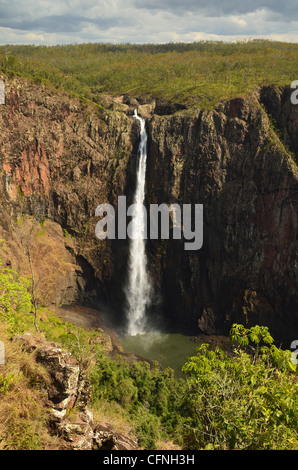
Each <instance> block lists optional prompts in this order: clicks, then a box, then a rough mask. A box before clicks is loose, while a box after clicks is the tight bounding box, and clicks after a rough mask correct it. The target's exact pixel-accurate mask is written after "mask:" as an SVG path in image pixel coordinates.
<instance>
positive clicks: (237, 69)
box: [0, 40, 298, 108]
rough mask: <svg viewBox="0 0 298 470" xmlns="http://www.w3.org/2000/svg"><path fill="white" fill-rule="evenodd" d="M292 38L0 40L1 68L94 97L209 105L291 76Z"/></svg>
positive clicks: (285, 82)
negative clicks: (48, 42) (157, 41)
mask: <svg viewBox="0 0 298 470" xmlns="http://www.w3.org/2000/svg"><path fill="white" fill-rule="evenodd" d="M297 61H298V44H291V43H283V42H274V41H266V40H252V41H241V42H236V43H223V42H211V41H202V42H193V43H169V44H142V45H138V44H77V45H76V44H74V45H63V46H62V45H61V46H30V45H24V46H14V45H5V46H0V69H2V70H3V71H5V72H6V73H9V74H17V75H21V76H27V77H30V78H33V79H34V80H37V81H43V82H51V83H52V84H54V85H55V86H59V87H62V88H64V89H66V90H67V91H69V92H71V93H74V94H76V95H79V96H81V97H83V98H86V99H88V100H92V101H94V102H96V103H98V104H100V103H101V96H102V95H103V94H110V95H112V96H116V95H124V94H129V95H131V96H142V97H144V98H149V97H153V98H163V99H167V100H171V101H174V102H177V103H180V104H183V105H187V106H199V107H201V108H212V107H214V106H215V105H216V103H218V102H219V101H220V100H224V99H229V98H233V97H235V96H239V95H241V94H244V93H247V92H250V91H252V90H253V89H254V88H255V87H257V86H259V85H266V84H275V85H281V86H290V84H291V82H292V81H294V80H296V79H297Z"/></svg>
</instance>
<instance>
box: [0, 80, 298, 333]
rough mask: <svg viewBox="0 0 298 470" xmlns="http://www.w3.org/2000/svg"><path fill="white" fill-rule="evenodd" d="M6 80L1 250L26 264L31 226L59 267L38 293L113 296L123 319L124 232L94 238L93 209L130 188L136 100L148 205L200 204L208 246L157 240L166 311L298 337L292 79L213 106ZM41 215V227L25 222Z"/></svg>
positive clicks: (216, 326) (157, 280)
mask: <svg viewBox="0 0 298 470" xmlns="http://www.w3.org/2000/svg"><path fill="white" fill-rule="evenodd" d="M0 79H2V80H4V82H5V85H6V104H5V105H1V106H0V132H1V140H0V157H1V174H2V185H1V194H0V195H1V234H0V237H1V238H2V239H3V240H5V242H6V245H7V249H6V251H4V250H2V251H1V258H2V260H4V263H5V264H6V265H11V266H14V267H16V268H17V269H19V270H23V271H24V272H26V270H27V271H28V263H27V260H26V256H24V250H23V243H22V240H23V239H24V238H25V240H28V237H29V238H30V240H31V241H32V252H33V255H34V265H35V266H36V270H37V275H38V276H39V278H40V279H45V278H47V276H49V277H50V281H49V282H44V283H43V287H42V289H43V290H42V293H43V294H42V295H41V296H42V297H43V298H44V299H45V298H47V302H48V303H49V304H55V305H61V304H63V303H71V302H84V301H87V300H92V301H94V302H95V303H96V302H97V303H98V304H100V303H102V302H104V303H105V305H109V306H111V311H114V312H116V316H118V318H119V319H120V320H121V318H123V314H124V309H123V306H124V304H123V303H124V296H123V291H122V287H123V285H124V282H125V276H126V263H127V248H128V245H127V241H126V240H115V241H111V240H102V241H100V240H98V239H97V238H96V237H95V224H96V223H97V221H98V218H96V217H95V209H96V207H97V205H98V204H101V203H105V202H108V203H110V204H113V205H114V206H115V208H117V196H118V195H124V194H125V195H127V196H128V201H129V200H130V198H131V195H132V193H133V189H134V183H135V181H134V170H135V163H136V156H137V148H138V140H139V127H138V123H137V122H136V121H135V120H134V119H133V117H132V115H133V110H134V108H135V107H138V112H139V114H140V115H142V116H143V117H145V118H146V120H147V130H148V162H147V183H146V184H147V188H146V191H147V192H146V199H147V203H148V204H150V203H159V204H160V203H169V204H170V203H174V202H177V203H180V204H183V203H191V204H203V206H204V242H203V247H202V248H201V249H200V250H198V251H196V252H195V251H186V250H184V249H183V243H182V242H180V241H179V240H172V239H170V240H149V241H148V244H147V247H148V251H149V260H150V274H151V276H152V278H153V280H154V284H155V290H156V293H157V294H159V295H160V299H159V300H160V301H161V302H160V304H159V305H158V307H159V308H160V309H161V310H162V312H163V315H164V316H165V319H170V320H171V323H172V324H173V323H175V324H177V325H181V327H184V326H190V327H191V328H193V331H197V332H200V331H202V332H204V333H210V334H214V333H225V332H227V331H228V329H229V326H230V325H231V323H232V322H234V321H238V322H242V323H245V324H247V325H250V324H254V323H259V324H265V325H268V326H269V327H270V328H271V330H272V332H273V333H278V335H280V336H281V337H285V336H286V337H289V335H290V334H292V331H293V328H295V326H296V325H297V320H298V318H297V317H298V312H297V280H296V271H297V242H296V235H297V206H298V202H297V181H298V172H297V165H296V164H295V162H294V158H296V159H297V156H298V132H297V131H298V106H296V107H295V106H294V105H292V104H291V102H290V91H289V90H285V89H279V88H276V87H273V86H272V87H263V88H261V89H259V90H256V91H255V93H253V94H251V95H250V96H246V97H239V98H236V99H234V100H230V101H228V102H222V103H220V104H219V105H218V106H217V108H216V109H215V110H212V111H211V110H210V111H208V110H200V109H179V106H178V105H175V104H173V103H162V102H161V101H154V100H152V101H150V100H148V102H145V101H143V100H142V99H137V100H136V99H132V98H129V97H119V98H117V99H112V98H110V97H106V98H105V100H103V103H102V104H103V106H102V107H101V106H95V105H93V104H92V103H90V104H88V103H85V102H82V101H80V100H79V99H77V98H75V97H69V96H68V95H67V94H66V93H63V92H62V91H59V90H55V89H50V88H49V87H45V86H42V85H40V84H35V83H32V82H29V81H26V80H23V79H18V78H8V77H5V76H0ZM180 108H181V107H180ZM28 219H29V222H28ZM35 221H37V222H38V224H39V226H38V227H39V228H38V230H37V231H35V232H34V233H35V235H34V236H33V235H32V233H33V232H32V231H31V232H30V230H29V232H28V223H29V225H30V224H31V226H32V224H33V225H34V224H35ZM26 227H27V228H26ZM41 228H42V229H43V230H44V231H43V232H42V230H41ZM28 233H29V235H28ZM26 237H27V238H26ZM42 250H43V251H42ZM41 253H43V255H42V256H41ZM55 255H56V256H55ZM41 284H42V283H41ZM45 294H47V295H45ZM292 339H294V338H292Z"/></svg>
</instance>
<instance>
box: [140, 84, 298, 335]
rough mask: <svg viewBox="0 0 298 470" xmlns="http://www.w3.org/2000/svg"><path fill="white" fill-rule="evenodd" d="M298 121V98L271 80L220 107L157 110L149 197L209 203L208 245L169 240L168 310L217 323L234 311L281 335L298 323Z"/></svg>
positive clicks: (206, 325)
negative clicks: (195, 247) (190, 246)
mask: <svg viewBox="0 0 298 470" xmlns="http://www.w3.org/2000/svg"><path fill="white" fill-rule="evenodd" d="M261 103H262V105H261ZM266 110H268V112H270V114H271V116H272V117H274V118H275V121H276V127H277V128H279V129H280V136H281V137H280V138H279V137H278V136H277V134H276V132H275V131H274V130H273V128H272V124H271V117H270V119H269V115H268V113H267V112H266ZM297 131H298V109H297V107H296V108H295V107H294V106H293V105H292V104H291V102H290V96H289V94H287V93H286V92H283V91H282V90H278V89H274V88H270V87H268V88H267V89H265V88H264V89H262V90H260V91H259V92H256V93H255V94H254V95H252V96H250V97H248V98H245V99H244V98H239V99H234V100H232V101H229V102H227V103H223V104H221V105H220V106H218V108H217V109H216V110H215V111H200V110H197V111H195V112H193V111H192V112H185V113H181V114H179V115H173V116H166V117H165V116H154V117H153V119H152V120H151V122H150V132H149V133H150V170H149V172H150V175H149V188H148V191H149V196H148V199H150V201H151V200H154V202H162V201H164V202H179V203H192V204H195V203H198V204H199V203H200V204H203V205H204V243H203V248H202V249H201V250H199V251H197V252H191V251H188V252H187V251H184V250H182V249H181V245H178V244H177V241H175V240H173V241H170V242H168V243H167V244H166V250H165V255H164V257H163V258H162V260H161V262H160V263H159V264H158V266H157V267H156V269H157V270H158V271H159V273H160V278H161V285H162V288H163V290H164V295H165V297H166V298H167V306H166V309H167V312H168V315H169V316H171V317H173V316H175V317H176V319H177V320H181V321H182V320H183V317H184V318H185V319H188V320H189V322H190V323H191V322H193V323H194V322H195V321H197V320H198V325H199V327H200V328H201V329H202V330H203V331H205V332H208V333H210V332H214V333H218V332H219V331H222V330H223V329H225V327H226V328H229V325H230V324H231V322H232V321H238V322H241V323H246V324H254V323H258V322H259V323H260V324H265V325H268V326H270V327H271V328H272V329H273V331H274V332H276V333H277V334H278V335H280V334H282V331H283V333H285V330H286V328H285V325H287V326H291V325H292V326H294V325H295V324H296V325H297V319H298V318H297V281H296V274H295V272H296V271H295V270H296V266H297V242H296V234H297V202H298V201H297V175H298V173H297V166H296V164H295V163H294V162H293V160H292V158H291V156H290V155H289V153H288V152H287V151H286V149H285V145H286V146H287V148H288V149H289V150H291V151H292V152H293V153H294V152H295V153H296V157H297V138H298V132H297ZM161 182H163V183H162V184H161Z"/></svg>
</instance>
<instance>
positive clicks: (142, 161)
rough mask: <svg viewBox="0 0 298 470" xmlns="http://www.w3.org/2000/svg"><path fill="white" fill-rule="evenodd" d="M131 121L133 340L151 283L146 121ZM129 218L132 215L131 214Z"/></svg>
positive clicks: (140, 328) (130, 310)
mask: <svg viewBox="0 0 298 470" xmlns="http://www.w3.org/2000/svg"><path fill="white" fill-rule="evenodd" d="M134 118H135V119H137V120H138V121H140V124H141V135H140V145H139V150H138V162H137V172H136V189H135V194H134V200H133V208H134V210H133V217H132V221H131V222H130V224H131V226H130V229H131V234H132V237H131V240H130V248H129V260H128V276H129V277H128V284H127V289H126V299H127V307H128V326H127V334H128V335H129V336H135V335H138V334H142V333H144V332H145V322H146V308H147V307H148V305H149V303H150V292H151V286H150V279H149V276H148V273H147V256H146V246H145V245H146V236H147V233H146V232H147V230H146V214H145V213H144V206H143V203H144V199H145V181H146V161H147V133H146V128H145V121H144V119H142V118H141V117H140V116H138V114H137V110H135V112H134ZM131 215H132V214H131Z"/></svg>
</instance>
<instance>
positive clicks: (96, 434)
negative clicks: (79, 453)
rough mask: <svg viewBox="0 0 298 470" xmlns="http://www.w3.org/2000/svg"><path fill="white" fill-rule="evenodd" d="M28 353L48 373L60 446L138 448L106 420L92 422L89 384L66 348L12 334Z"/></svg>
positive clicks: (52, 416) (54, 429)
mask: <svg viewBox="0 0 298 470" xmlns="http://www.w3.org/2000/svg"><path fill="white" fill-rule="evenodd" d="M12 341H16V342H18V343H20V344H21V346H22V349H24V350H25V351H26V352H27V353H31V354H35V359H36V361H37V363H41V364H42V365H43V366H44V367H45V368H46V370H47V371H48V373H49V381H48V384H47V390H46V392H47V400H46V402H45V406H46V407H47V409H48V414H49V419H48V422H49V429H50V432H51V434H54V435H58V436H59V438H60V448H61V449H63V450H139V447H138V445H137V443H136V442H135V441H133V440H132V439H131V438H129V437H128V436H125V435H122V434H119V433H117V432H115V431H114V430H113V428H112V426H111V425H110V424H109V423H106V422H104V423H98V422H95V420H94V416H93V413H92V411H91V410H90V408H89V401H90V397H91V386H90V382H89V379H88V377H87V374H86V371H85V370H84V368H83V367H81V365H80V363H79V362H78V361H77V360H76V359H75V358H74V357H73V356H72V355H71V353H70V352H69V351H67V350H64V349H63V348H62V347H61V346H60V345H57V344H55V343H53V342H51V341H45V340H43V339H38V338H35V337H34V336H32V335H30V334H25V335H15V336H13V337H12Z"/></svg>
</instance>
